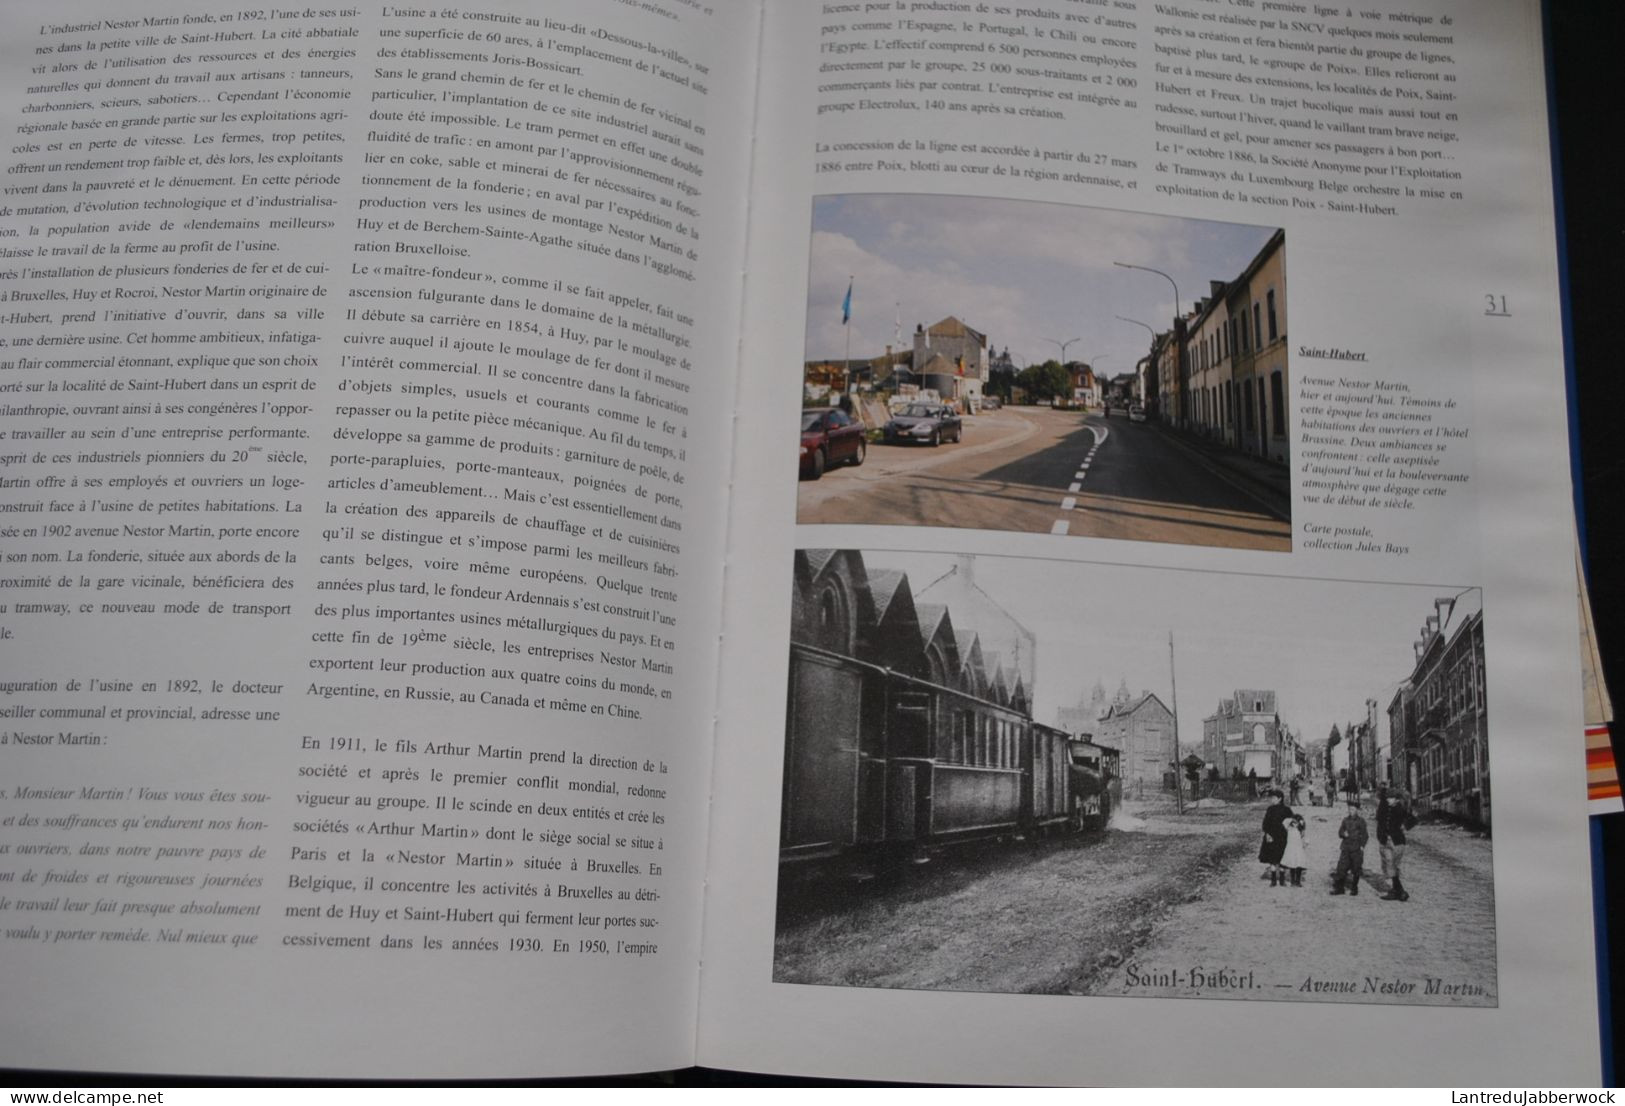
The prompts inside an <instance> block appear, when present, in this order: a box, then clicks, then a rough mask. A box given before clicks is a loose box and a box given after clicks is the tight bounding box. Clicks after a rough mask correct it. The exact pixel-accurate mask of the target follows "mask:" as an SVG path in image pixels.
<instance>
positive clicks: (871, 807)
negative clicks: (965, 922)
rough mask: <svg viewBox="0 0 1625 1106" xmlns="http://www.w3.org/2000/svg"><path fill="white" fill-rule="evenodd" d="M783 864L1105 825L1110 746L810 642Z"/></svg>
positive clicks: (799, 655)
mask: <svg viewBox="0 0 1625 1106" xmlns="http://www.w3.org/2000/svg"><path fill="white" fill-rule="evenodd" d="M788 715H789V717H788V724H787V736H786V742H785V771H784V795H783V807H782V810H783V815H782V824H781V851H780V856H781V860H785V861H793V860H805V859H818V858H825V857H830V856H835V855H841V854H851V853H873V854H875V855H876V856H877V857H884V856H887V855H890V856H892V857H898V856H908V857H912V858H915V859H918V858H922V857H924V856H926V855H929V853H930V851H931V850H932V849H933V848H934V847H936V846H942V845H947V844H951V843H954V842H957V841H964V840H970V839H976V838H986V837H1003V836H1009V837H1017V836H1020V837H1029V838H1030V837H1037V836H1043V835H1047V834H1052V833H1061V832H1076V831H1078V830H1081V829H1083V828H1085V827H1100V826H1103V825H1104V824H1105V820H1106V818H1107V817H1108V812H1109V802H1108V800H1107V799H1106V796H1107V795H1108V793H1109V792H1108V790H1107V785H1108V784H1109V782H1110V778H1109V777H1108V776H1106V775H1105V772H1104V769H1103V761H1104V757H1105V754H1106V753H1108V752H1109V753H1113V754H1115V751H1114V750H1102V749H1101V747H1100V746H1094V745H1089V748H1090V749H1092V750H1094V752H1093V754H1092V759H1091V760H1088V761H1087V763H1085V762H1083V761H1080V759H1079V757H1080V753H1079V752H1078V750H1077V747H1078V746H1079V745H1088V743H1079V742H1074V741H1072V740H1071V738H1070V736H1069V735H1068V734H1067V733H1066V731H1064V730H1058V729H1055V728H1053V727H1051V726H1046V725H1043V724H1042V723H1039V722H1035V721H1033V720H1032V719H1031V718H1030V717H1028V716H1027V714H1026V713H1025V710H1024V707H1023V706H1022V705H1020V704H1018V705H1015V706H1012V705H1010V704H1008V703H1001V702H998V701H997V700H993V699H985V698H978V697H976V696H975V695H972V694H970V693H968V692H966V691H963V690H960V689H956V688H953V687H949V686H945V685H943V684H937V683H933V682H931V681H930V680H926V679H922V678H920V677H916V676H910V675H907V674H905V673H901V672H897V671H894V670H891V669H887V668H884V667H882V666H880V665H877V664H873V663H869V662H864V661H860V660H857V659H855V658H853V657H848V656H842V655H840V654H837V653H832V652H829V651H826V650H822V649H818V648H814V647H811V646H806V645H801V644H797V645H794V646H792V648H791V672H790V702H789V710H788Z"/></svg>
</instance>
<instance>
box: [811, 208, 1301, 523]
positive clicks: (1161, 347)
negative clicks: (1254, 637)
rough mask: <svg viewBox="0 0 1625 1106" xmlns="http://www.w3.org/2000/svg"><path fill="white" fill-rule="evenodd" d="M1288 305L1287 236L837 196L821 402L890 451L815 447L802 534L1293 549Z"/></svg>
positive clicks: (823, 221) (816, 370)
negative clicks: (933, 530)
mask: <svg viewBox="0 0 1625 1106" xmlns="http://www.w3.org/2000/svg"><path fill="white" fill-rule="evenodd" d="M1286 309H1287V301H1286V256H1285V235H1284V233H1283V232H1282V231H1280V230H1279V229H1275V228H1268V227H1247V226H1236V225H1231V224H1221V223H1212V222H1204V221H1198V220H1183V219H1170V218H1164V217H1158V216H1148V215H1140V214H1134V213H1129V212H1121V211H1107V210H1099V209H1090V208H1075V207H1068V206H1062V205H1054V204H1036V203H1027V202H1021V201H1013V200H993V199H987V198H979V197H956V196H869V195H865V196H828V197H820V198H818V199H817V200H815V202H814V212H813V231H812V249H811V272H810V278H809V292H808V305H807V335H806V359H805V360H804V362H803V364H802V366H801V370H800V371H801V374H802V385H803V397H804V404H805V406H806V408H808V409H810V410H817V409H820V408H829V407H837V408H839V409H840V410H841V411H842V412H844V413H845V414H846V415H847V416H849V417H850V418H851V419H853V420H855V422H856V423H858V424H859V425H861V427H862V428H863V429H864V431H865V433H866V434H867V436H868V441H869V444H870V445H871V446H873V447H874V448H871V449H869V450H867V451H866V452H864V453H859V454H850V453H849V454H848V456H849V457H850V461H849V463H847V464H841V463H840V462H839V461H838V459H837V458H836V456H835V454H834V453H833V452H832V451H831V447H830V446H828V445H826V444H825V443H824V442H822V441H821V440H819V439H818V438H817V437H816V435H814V436H812V437H809V436H808V435H807V434H805V433H804V434H803V440H802V443H801V448H802V467H801V472H802V475H803V477H804V480H803V483H802V485H801V488H800V494H799V497H798V520H799V521H801V522H803V523H872V524H885V525H920V526H946V527H973V528H978V529H1000V530H1017V531H1036V532H1041V533H1054V534H1087V535H1091V536H1098V537H1114V538H1126V539H1131V540H1144V541H1169V542H1179V543H1184V544H1194V545H1220V546H1233V547H1241V548H1253V549H1271V550H1282V551H1284V550H1288V549H1290V546H1291V525H1290V503H1291V496H1290V479H1289V476H1288V472H1287V467H1286V466H1287V463H1288V461H1289V440H1290V434H1289V428H1290V426H1291V423H1292V420H1291V413H1290V396H1291V381H1290V377H1289V375H1288V367H1287V337H1286V335H1287V329H1286V321H1287V320H1286ZM936 411H944V412H948V413H950V414H951V416H952V417H953V418H954V419H955V420H957V423H956V424H955V426H954V427H953V428H949V427H947V426H944V427H943V428H942V429H941V432H940V433H939V432H937V429H936V427H935V425H934V424H932V425H927V426H924V428H923V429H921V430H920V431H919V432H918V433H903V432H899V427H902V426H919V425H920V423H919V422H918V420H920V419H922V418H930V417H934V416H933V412H936ZM804 421H805V420H804ZM922 442H923V443H925V444H929V445H931V446H933V447H936V448H933V449H931V450H930V451H923V450H914V449H910V448H906V447H907V446H909V445H913V444H920V443H922ZM820 451H823V452H820ZM814 481H816V482H814ZM972 504H974V505H975V509H974V510H971V509H969V508H970V507H971V505H972Z"/></svg>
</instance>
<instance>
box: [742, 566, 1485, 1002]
mask: <svg viewBox="0 0 1625 1106" xmlns="http://www.w3.org/2000/svg"><path fill="white" fill-rule="evenodd" d="M786 722H787V729H786V733H785V746H784V777H783V807H782V814H781V819H780V864H779V902H778V920H777V928H776V940H775V954H774V976H773V977H774V980H775V981H776V982H780V983H803V984H819V985H826V986H849V987H885V988H902V989H910V990H952V991H992V992H1003V993H1037V994H1075V995H1116V996H1137V997H1175V996H1177V997H1201V998H1224V999H1249V1000H1275V1001H1295V1002H1368V1003H1400V1004H1431V1005H1458V1006H1495V1005H1497V977H1496V945H1495V942H1496V918H1495V900H1494V894H1493V885H1492V877H1491V828H1492V825H1493V818H1492V806H1491V802H1490V756H1489V745H1488V721H1487V708H1486V694H1485V683H1484V612H1483V605H1482V599H1481V594H1480V592H1479V590H1478V589H1477V588H1473V587H1465V586H1445V585H1440V586H1426V585H1380V586H1373V585H1371V584H1353V583H1344V582H1334V581H1325V580H1303V579H1281V578H1268V577H1261V576H1242V575H1231V574H1225V573H1217V572H1204V571H1168V570H1157V571H1153V570H1148V569H1141V568H1132V567H1121V566H1113V565H1100V564H1084V563H1071V562H1061V561H1048V560H1032V559H1027V558H1019V557H1006V556H971V555H959V556H954V555H947V554H935V553H916V552H881V551H857V550H850V549H848V550H814V549H808V550H801V551H798V552H797V553H796V556H795V572H794V599H793V608H792V630H791V645H790V680H789V703H788V708H787V711H786Z"/></svg>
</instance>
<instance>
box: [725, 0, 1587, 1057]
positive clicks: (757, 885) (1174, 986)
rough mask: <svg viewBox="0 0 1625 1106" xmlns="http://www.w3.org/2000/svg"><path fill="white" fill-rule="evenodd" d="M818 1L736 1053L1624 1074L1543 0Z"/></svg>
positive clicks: (775, 491) (779, 258)
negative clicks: (793, 439)
mask: <svg viewBox="0 0 1625 1106" xmlns="http://www.w3.org/2000/svg"><path fill="white" fill-rule="evenodd" d="M767 12H768V20H767V24H766V33H765V43H766V45H765V49H764V57H763V72H764V73H766V74H772V75H773V78H774V79H773V80H771V81H766V82H764V85H765V87H764V90H763V96H762V104H761V124H760V137H759V144H758V150H757V166H758V168H757V170H756V174H757V182H758V183H757V187H756V189H755V191H754V195H753V203H752V215H751V229H750V251H749V252H750V258H751V261H750V267H749V273H748V279H747V303H746V343H745V350H746V355H745V362H746V364H747V365H769V366H775V367H776V368H775V370H774V371H773V372H764V373H760V374H748V375H747V378H746V380H745V382H744V387H743V390H742V392H741V397H740V402H741V410H742V411H748V412H750V413H751V417H750V418H742V419H741V421H740V431H739V445H738V447H737V452H738V458H739V461H738V466H737V471H738V479H737V482H736V487H735V498H734V502H733V505H732V522H731V525H730V553H729V568H728V580H729V584H728V594H727V605H728V606H727V616H726V634H727V636H726V638H725V645H724V655H723V684H722V688H723V693H722V711H723V712H722V715H721V718H720V721H719V727H718V748H717V783H716V788H715V791H716V804H715V810H714V823H713V831H712V835H711V860H710V865H709V867H710V877H709V878H710V885H709V892H708V894H709V899H708V906H707V924H706V956H705V968H704V973H703V985H702V1001H701V1012H702V1016H701V1023H702V1035H701V1048H700V1056H701V1062H702V1063H706V1064H714V1065H720V1066H724V1067H751V1068H761V1069H769V1070H775V1071H795V1072H803V1073H809V1074H818V1075H840V1076H848V1077H865V1078H880V1079H901V1080H933V1081H943V1082H987V1083H1006V1082H1008V1083H1052V1082H1053V1083H1096V1082H1103V1083H1156V1084H1167V1083H1191V1084H1204V1085H1212V1084H1226V1083H1248V1084H1251V1083H1258V1082H1270V1083H1285V1084H1296V1085H1303V1084H1314V1085H1344V1084H1360V1085H1364V1084H1371V1083H1399V1084H1411V1085H1415V1084H1436V1083H1440V1082H1450V1081H1456V1082H1460V1081H1462V1080H1464V1079H1466V1078H1467V1077H1468V1076H1469V1075H1471V1076H1472V1078H1473V1079H1474V1081H1477V1082H1491V1083H1494V1082H1508V1081H1512V1080H1513V1079H1514V1078H1516V1079H1519V1080H1528V1079H1536V1080H1541V1081H1549V1082H1556V1081H1559V1080H1573V1081H1580V1082H1591V1081H1593V1080H1595V1079H1596V1078H1597V1074H1598V1071H1599V1068H1598V1054H1597V1030H1596V1017H1597V1011H1596V1000H1595V975H1594V964H1593V960H1592V952H1591V950H1592V948H1593V943H1592V940H1591V929H1590V913H1591V912H1590V881H1589V873H1588V869H1587V850H1586V848H1585V807H1584V795H1585V790H1584V787H1585V781H1584V778H1583V774H1582V773H1581V772H1580V771H1579V766H1578V763H1577V761H1576V758H1575V757H1574V756H1573V752H1572V738H1571V735H1572V734H1573V733H1575V732H1576V727H1577V726H1578V725H1579V724H1580V719H1581V715H1580V706H1581V703H1580V696H1579V693H1578V681H1577V680H1576V674H1577V672H1578V670H1579V658H1578V655H1577V651H1576V642H1577V640H1578V634H1577V626H1576V623H1575V619H1574V603H1573V598H1572V596H1573V583H1572V580H1573V567H1572V564H1573V553H1572V543H1571V540H1570V534H1571V531H1572V517H1571V513H1572V508H1571V503H1572V499H1571V496H1570V487H1569V474H1568V466H1567V457H1568V449H1567V439H1566V431H1565V426H1564V404H1563V402H1562V395H1563V373H1562V363H1561V348H1560V342H1559V332H1558V323H1557V319H1558V312H1557V308H1558V304H1557V294H1558V292H1557V282H1556V279H1555V276H1554V250H1553V241H1554V232H1553V226H1552V208H1551V203H1552V201H1551V194H1550V187H1549V181H1548V176H1547V170H1546V165H1547V140H1546V131H1545V109H1544V102H1543V94H1542V89H1543V84H1542V75H1541V69H1540V65H1541V55H1540V49H1539V42H1540V25H1539V20H1538V13H1537V10H1536V5H1533V4H1526V3H1521V2H1496V3H1473V4H1467V3H1451V2H1443V0H1437V2H1427V0H1408V2H1407V0H1378V2H1375V3H1368V4H1356V5H1336V6H1333V5H1325V4H1302V3H1288V2H1279V3H1273V2H1266V3H1257V4H1254V3H1223V4H1221V3H1215V2H1207V0H1196V2H1190V3H1166V4H1165V3H1141V2H1137V0H1110V2H1105V0H1100V2H1089V0H1040V2H1038V3H1031V4H1020V5H1013V4H1000V3H993V2H988V3H969V2H967V3H950V2H913V0H905V2H873V3H822V4H819V5H798V4H774V3H769V4H768V5H767ZM787 366H799V371H797V370H794V369H788V368H786V367H787ZM792 415H799V418H800V424H801V438H800V442H799V453H798V464H797V466H792V465H791V463H790V460H789V456H788V454H789V449H788V444H789V442H788V438H787V437H786V436H785V435H786V434H787V432H788V428H789V421H790V418H791V416H792ZM781 719H782V720H783V722H782V723H781V721H780V720H781ZM781 725H782V731H781ZM1492 779H1493V780H1498V781H1499V786H1498V787H1492ZM810 1041H816V1042H817V1046H816V1048H812V1047H809V1045H808V1042H810Z"/></svg>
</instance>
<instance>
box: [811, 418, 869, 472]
mask: <svg viewBox="0 0 1625 1106" xmlns="http://www.w3.org/2000/svg"><path fill="white" fill-rule="evenodd" d="M868 451H869V442H868V440H867V438H866V437H865V431H864V429H863V424H862V423H859V422H855V421H853V419H852V416H850V415H848V414H847V413H846V412H845V411H842V410H840V409H839V408H835V407H830V408H819V409H817V410H813V411H803V412H801V476H802V478H803V479H805V480H817V479H818V478H819V477H820V476H822V475H824V470H825V469H827V468H829V467H830V466H831V465H861V464H863V458H864V456H865V455H866V454H867V453H868Z"/></svg>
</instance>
